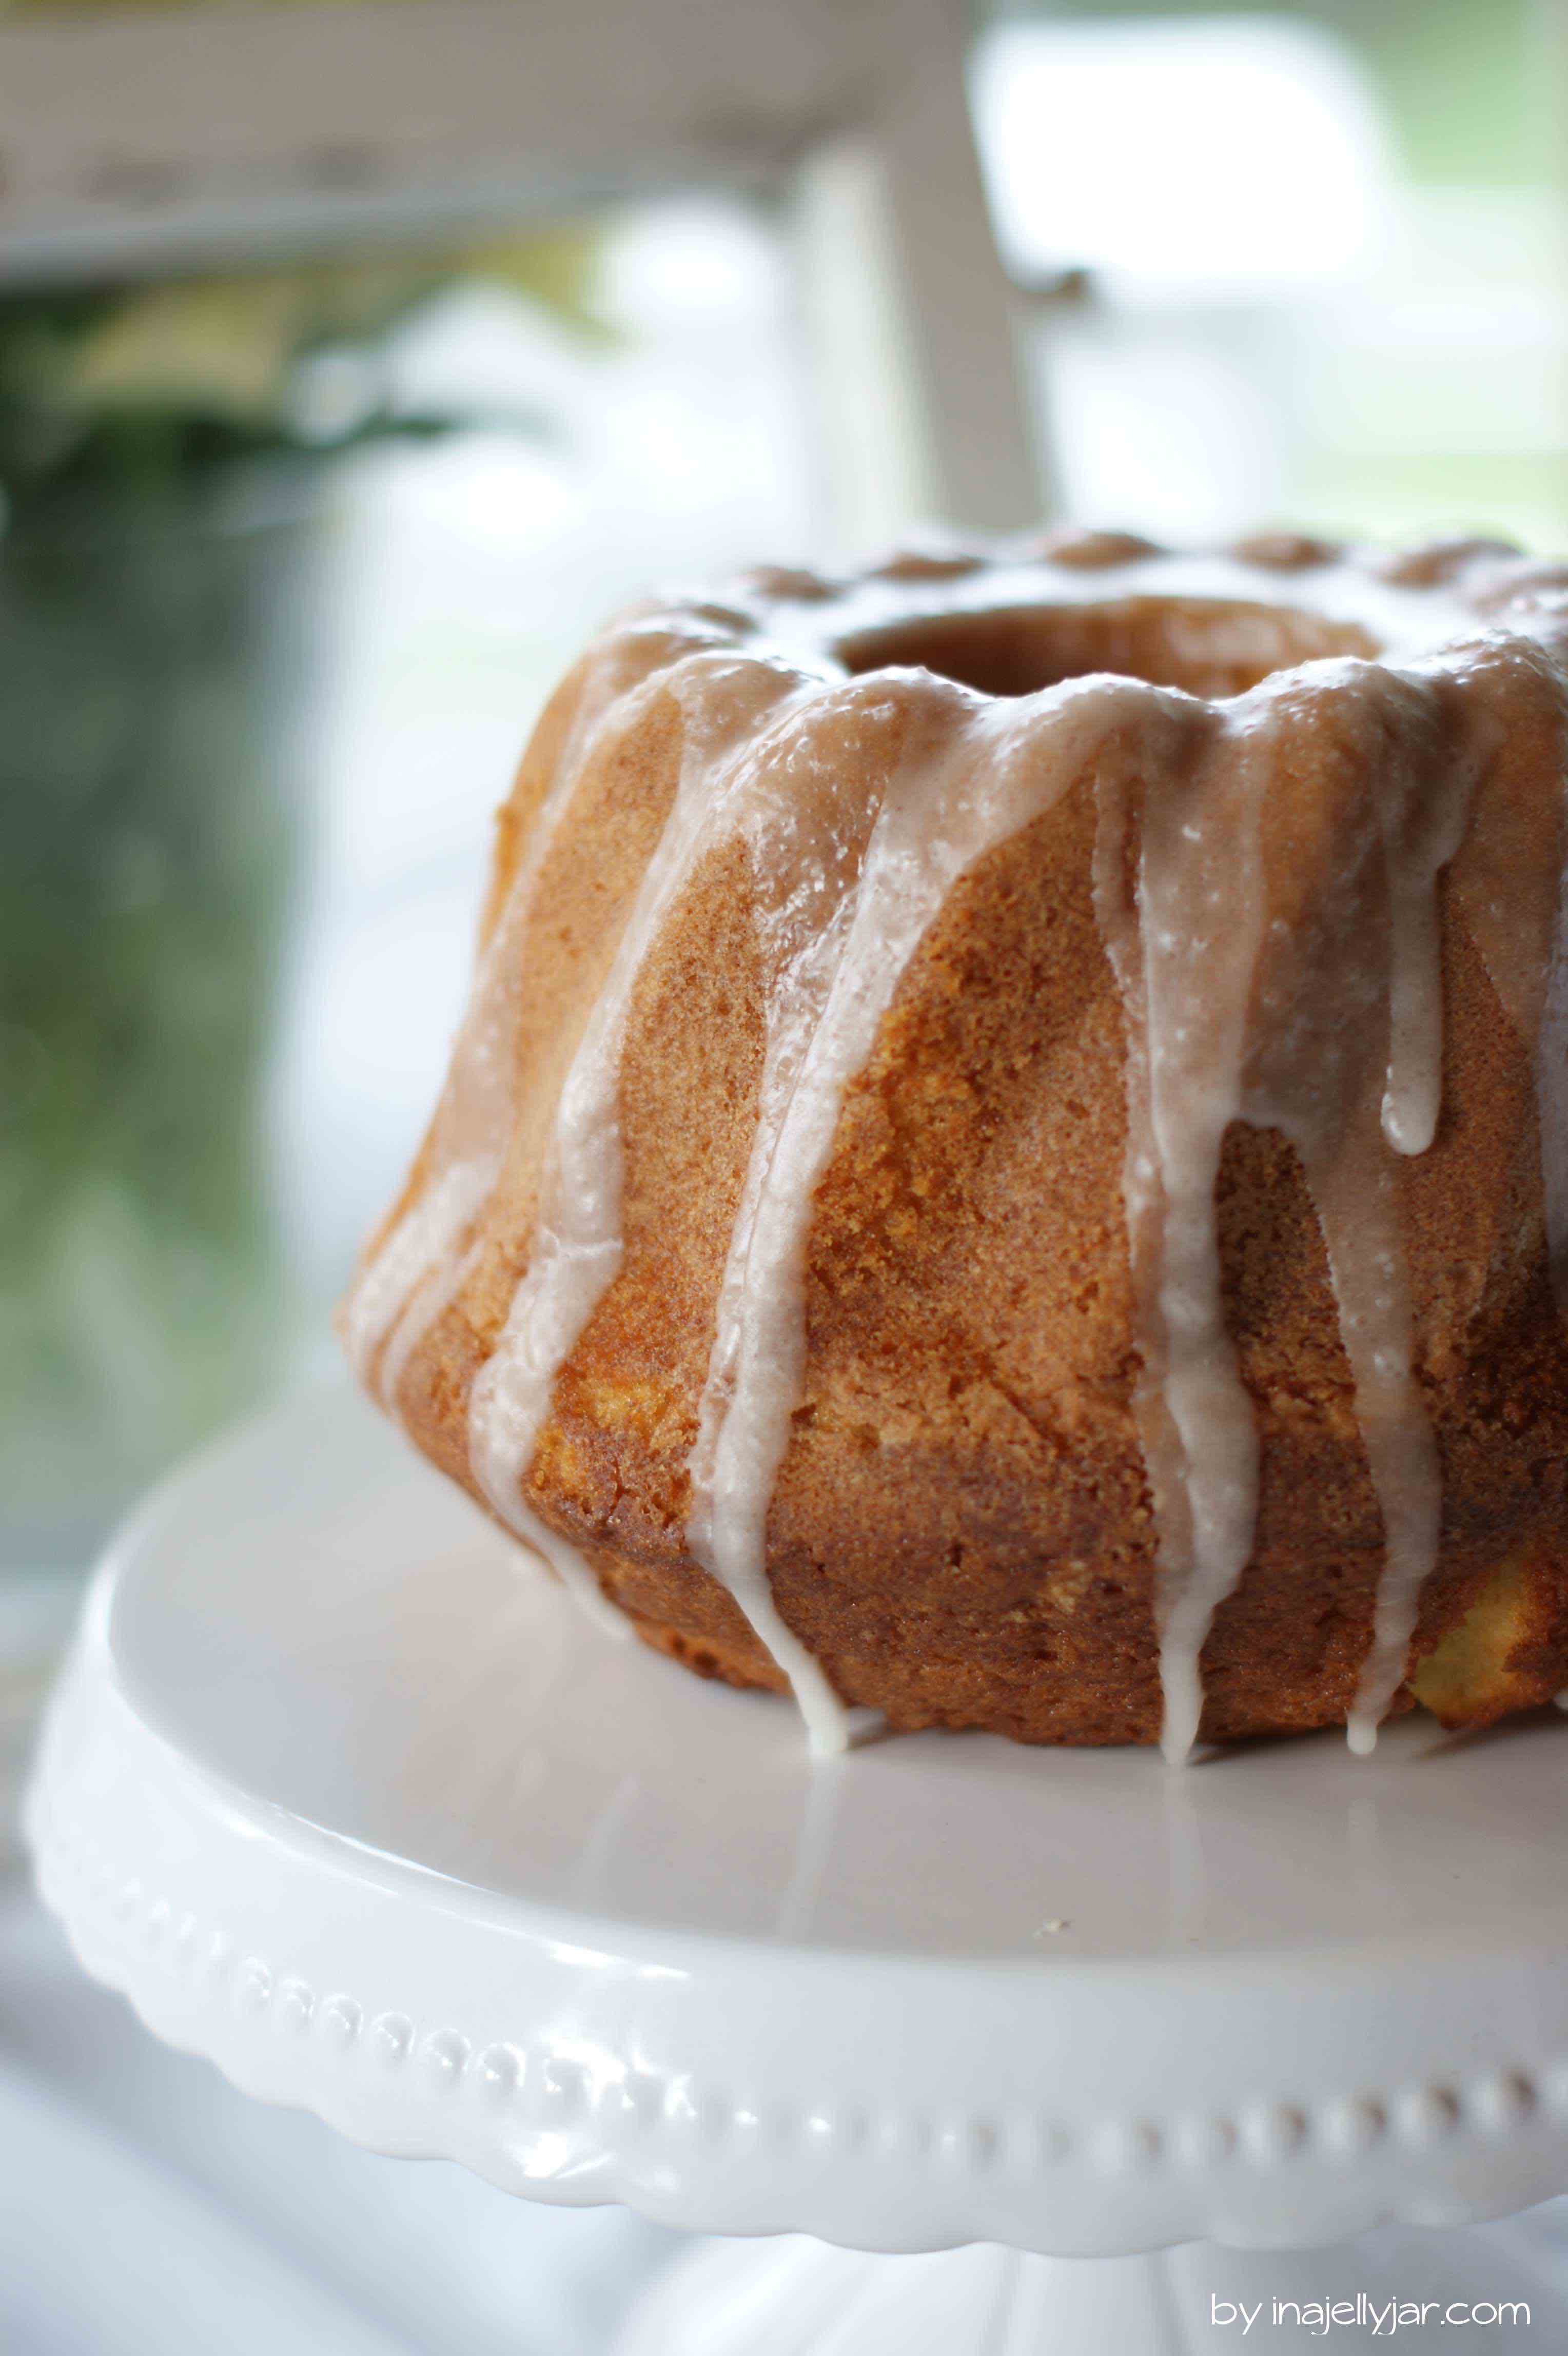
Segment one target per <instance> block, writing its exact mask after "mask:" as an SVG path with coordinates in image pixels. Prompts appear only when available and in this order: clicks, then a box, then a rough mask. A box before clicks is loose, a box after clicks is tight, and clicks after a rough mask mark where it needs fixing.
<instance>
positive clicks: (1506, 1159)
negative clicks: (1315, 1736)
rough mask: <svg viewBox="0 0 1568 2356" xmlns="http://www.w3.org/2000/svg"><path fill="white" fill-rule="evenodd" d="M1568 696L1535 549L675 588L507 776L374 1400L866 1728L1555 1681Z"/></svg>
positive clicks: (381, 1271) (1294, 1715)
mask: <svg viewBox="0 0 1568 2356" xmlns="http://www.w3.org/2000/svg"><path fill="white" fill-rule="evenodd" d="M1565 680H1568V568H1563V567H1556V566H1541V565H1536V564H1533V563H1530V562H1528V561H1526V560H1525V559H1523V558H1521V557H1520V556H1519V555H1518V554H1517V553H1515V552H1510V551H1509V550H1508V549H1507V548H1506V547H1503V546H1500V545H1498V544H1496V543H1492V542H1466V543H1462V544H1461V543H1451V544H1447V545H1444V546H1439V547H1435V548H1430V549H1424V550H1422V551H1420V552H1415V553H1414V554H1405V555H1403V556H1401V557H1383V556H1379V555H1377V554H1374V553H1369V552H1365V551H1346V550H1342V549H1339V548H1337V547H1332V546H1328V545H1326V544H1324V543H1322V542H1319V541H1308V540H1305V539H1298V538H1293V537H1288V536H1283V535H1276V536H1272V537H1268V538H1264V539H1258V540H1253V541H1248V542H1245V543H1243V544H1241V545H1240V546H1239V547H1237V548H1235V549H1233V550H1231V551H1230V552H1228V553H1227V554H1225V555H1223V556H1193V555H1179V554H1170V553H1168V552H1164V551H1161V550H1157V549H1155V548H1154V547H1153V546H1151V545H1150V544H1149V543H1147V542H1145V541H1140V540H1135V539H1133V538H1131V537H1129V536H1126V535H1123V534H1120V533H1092V534H1091V533H1079V534H1063V535H1059V536H1058V537H1056V538H1055V539H1048V540H1047V541H1043V542H1037V543H1034V544H1030V545H1021V544H1007V545H998V546H994V547H992V548H989V549H987V550H984V551H970V550H964V551H950V550H943V549H936V550H926V551H915V552H910V553H907V554H905V555H902V556H898V557H896V558H894V559H893V560H891V561H890V562H886V563H884V564H882V565H880V566H878V567H875V569H873V570H872V571H870V572H868V573H863V574H860V575H857V576H855V577H854V578H848V579H842V580H832V581H830V580H827V579H824V578H822V577H820V576H819V575H817V574H816V573H803V572H787V571H767V572H758V573H751V574H748V575H746V576H744V577H743V578H742V579H740V580H739V581H737V582H735V583H733V584H730V585H729V586H728V587H726V589H725V591H724V592H723V593H722V594H721V595H718V596H716V597H715V598H713V599H707V598H698V599H692V600H674V601H671V602H670V603H668V604H666V605H660V606H650V607H648V608H646V609H643V610H639V611H638V612H636V613H634V614H632V615H631V616H628V618H626V619H624V620H622V621H620V622H619V623H618V624H617V625H616V626H613V627H612V628H610V629H609V630H608V631H607V634H606V635H605V636H604V637H603V638H602V639H601V640H600V641H599V643H598V644H597V645H596V646H595V647H594V648H592V649H591V651H590V652H589V653H588V654H587V655H586V657H585V659H583V660H582V661H581V662H580V663H579V664H578V666H577V667H576V669H575V670H574V671H573V672H572V673H571V675H570V676H569V677H568V678H567V679H566V680H565V681H564V684H563V685H562V687H561V688H560V689H559V690H558V691H557V692H556V694H555V696H554V698H553V701H552V702H551V703H550V704H549V706H548V708H547V710H546V711H545V712H544V714H543V717H542V720H541V721H540V723H539V725H538V728H537V731H536V733H535V734H534V737H533V741H532V744H531V745H530V747H529V749H528V752H527V754H526V755H525V756H524V759H523V762H522V766H521V773H520V775H519V777H518V780H517V784H516V787H515V788H514V790H513V792H512V794H511V796H510V799H509V801H508V802H507V804H506V806H505V808H504V809H502V811H501V813H500V817H499V835H498V841H497V846H496V854H495V865H494V873H493V880H492V882H491V885H490V889H489V900H488V905H487V906H486V908H485V911H484V916H483V922H482V927H481V937H480V948H479V955H478V973H477V980H476V982H475V985H474V991H473V999H472V1003H471V1006H470V1009H469V1012H468V1013H467V1018H466V1021H465V1023H464V1025H463V1028H462V1032H461V1034H460V1036H459V1038H458V1041H457V1044H456V1051H455V1055H454V1059H453V1064H452V1069H451V1074H450V1077H449V1079H448V1081H447V1084H446V1091H445V1093H444V1095H443V1097H442V1099H441V1102H440V1105H439V1107H438V1108H437V1110H436V1113H435V1119H434V1120H433V1122H432V1125H431V1127H430V1130H429V1132H428V1134H427V1136H426V1138H425V1141H424V1146H423V1148H422V1150H421V1151H420V1153H419V1155H418V1158H417V1160H416V1161H415V1163H414V1166H413V1173H412V1174H411V1176H410V1178H409V1180H408V1183H407V1184H406V1186H405V1188H404V1191H403V1194H402V1196H401V1198H400V1199H399V1201H398V1202H397V1203H396V1205H394V1206H393V1208H392V1212H391V1214H390V1215H389V1216H388V1218H387V1220H386V1221H385V1223H384V1224H383V1226H382V1227H381V1230H380V1232H379V1234H378V1235H377V1236H376V1237H374V1238H373V1239H372V1242H371V1247H370V1248H369V1251H368V1253H367V1255H366V1258H365V1260H364V1263H363V1265H362V1267H361V1269H360V1274H359V1276H358V1279H357V1280H356V1283H355V1285H354V1288H353V1290H352V1291H351V1293H350V1296H349V1301H348V1302H347V1304H346V1307H345V1309H344V1312H343V1320H342V1323H343V1331H344V1336H345V1340H346V1343H347V1345H348V1348H349V1354H350V1355H351V1357H352V1359H353V1361H354V1363H355V1365H356V1366H357V1368H358V1369H359V1372H360V1376H361V1377H362V1379H363V1380H364V1381H365V1383H366V1384H367V1385H368V1386H369V1387H371V1390H372V1391H373V1392H374V1393H375V1394H376V1396H377V1397H378V1398H381V1400H382V1401H383V1402H384V1403H385V1404H386V1406H387V1407H388V1408H390V1409H391V1410H392V1412H393V1413H394V1414H395V1415H396V1416H397V1417H398V1418H399V1419H401V1421H402V1422H403V1425H404V1426H405V1427H406V1429H407V1430H408V1431H409V1433H410V1434H411V1435H412V1437H413V1440H414V1441H415V1442H416V1444H417V1445H418V1446H419V1447H420V1448H421V1449H422V1450H423V1451H424V1453H425V1454H426V1455H427V1456H428V1457H430V1458H431V1459H432V1461H433V1462H435V1463H436V1464H437V1465H439V1466H441V1467H442V1468H443V1469H444V1470H445V1471H446V1472H448V1473H449V1474H450V1475H451V1476H452V1477H453V1479H455V1480H456V1481H458V1482H460V1483H462V1484H463V1486H464V1487H465V1488H467V1490H468V1491H469V1492H470V1493H471V1494H473V1495H474V1496H475V1497H476V1498H477V1499H478V1501H479V1502H480V1503H481V1504H482V1505H485V1506H486V1507H487V1508H488V1509H489V1511H490V1513H492V1514H493V1515H495V1516H496V1517H498V1518H499V1521H501V1522H502V1523H504V1524H505V1525H506V1526H508V1527H509V1528H510V1530H512V1531H513V1532H514V1533H515V1534H516V1535H518V1536H519V1537H521V1538H523V1539H524V1540H526V1541H528V1542H529V1543H530V1544H531V1545H532V1547H534V1548H536V1549H537V1550H538V1551H539V1552H540V1553H542V1554H543V1555H544V1556H545V1557H546V1558H548V1559H549V1561H550V1562H551V1563H552V1564H553V1566H554V1568H555V1569H556V1570H557V1571H558V1573H559V1574H560V1575H561V1576H562V1577H563V1578H564V1580H567V1581H568V1583H569V1584H571V1585H572V1586H574V1587H575V1588H576V1589H577V1590H579V1591H580V1592H581V1593H583V1595H584V1596H585V1599H586V1600H588V1601H590V1602H591V1603H592V1604H593V1606H594V1607H595V1608H596V1610H599V1611H603V1612H606V1613H607V1616H609V1617H611V1618H613V1619H615V1620H616V1621H617V1622H618V1623H621V1624H624V1622H629V1623H630V1625H631V1626H632V1627H633V1628H635V1630H636V1631H637V1633H639V1635H641V1636H643V1637H644V1638H645V1639H647V1641H648V1642H650V1644H654V1645H657V1646H659V1647H660V1648H662V1649H663V1650H664V1651H665V1652H667V1653H670V1654H671V1655H674V1656H675V1657H676V1658H677V1659H679V1660H681V1661H682V1662H684V1663H685V1664H686V1665H688V1666H689V1667H691V1668H693V1669H696V1670H699V1671H701V1672H702V1673H703V1674H704V1675H707V1676H722V1677H725V1678H728V1679H730V1680H731V1681H733V1682H734V1683H736V1684H740V1685H751V1686H762V1687H773V1688H775V1689H778V1690H780V1691H783V1690H787V1689H789V1688H790V1687H792V1688H793V1690H794V1693H795V1695H796V1696H797V1697H798V1699H799V1702H800V1707H801V1708H802V1710H803V1712H804V1715H805V1718H806V1720H807V1723H808V1726H809V1728H810V1730H811V1737H812V1740H813V1741H814V1742H815V1744H816V1745H817V1746H818V1747H820V1748H827V1749H832V1748H834V1747H836V1746H838V1745H840V1744H842V1742H843V1740H844V1728H845V1710H846V1706H848V1705H866V1706H869V1707H870V1708H874V1709H875V1710H877V1711H880V1712H881V1713H883V1715H884V1717H885V1719H886V1722H887V1724H889V1725H890V1726H892V1727H894V1728H910V1727H922V1726H930V1725H940V1726H946V1727H985V1728H991V1729H993V1730H996V1731H998V1732H1000V1733H1004V1734H1007V1735H1011V1736H1014V1737H1015V1738H1016V1739H1018V1740H1022V1741H1028V1742H1068V1743H1106V1742H1150V1741H1155V1740H1160V1739H1162V1736H1163V1740H1164V1742H1165V1748H1166V1751H1167V1753H1168V1754H1169V1755H1170V1756H1172V1757H1180V1756H1183V1755H1185V1753H1186V1752H1187V1750H1188V1748H1189V1747H1190V1745H1191V1744H1192V1743H1193V1741H1194V1740H1197V1739H1198V1738H1199V1737H1202V1738H1203V1739H1206V1740H1225V1739H1229V1738H1233V1737H1239V1736H1246V1735H1256V1734H1266V1733H1271V1732H1280V1731H1286V1730H1301V1729H1307V1728H1314V1727H1321V1726H1325V1725H1328V1724H1332V1723H1346V1722H1348V1726H1349V1730H1350V1739H1351V1740H1352V1742H1353V1744H1354V1745H1355V1747H1356V1748H1357V1749H1358V1750H1365V1749H1367V1748H1369V1747H1370V1744H1371V1742H1372V1740H1373V1738H1374V1735H1375V1730H1376V1728H1377V1726H1378V1724H1379V1721H1380V1719H1382V1718H1384V1717H1385V1716H1386V1715H1387V1714H1388V1713H1389V1712H1391V1711H1395V1710H1402V1709H1406V1708H1410V1707H1412V1704H1413V1703H1415V1702H1417V1701H1419V1702H1421V1703H1423V1704H1425V1705H1426V1706H1428V1707H1429V1708H1431V1709H1433V1710H1434V1711H1435V1713H1436V1714H1437V1716H1438V1718H1439V1719H1442V1720H1443V1721H1444V1723H1445V1724H1448V1725H1455V1726H1463V1725H1478V1724H1484V1723H1486V1722H1487V1721H1489V1720H1491V1719H1495V1718H1496V1717H1498V1716H1499V1715H1501V1714H1502V1713H1504V1712H1507V1711H1509V1710H1512V1709H1516V1708H1524V1707H1527V1706H1530V1705H1531V1704H1535V1703H1539V1702H1542V1701H1545V1700H1548V1699H1550V1698H1552V1697H1553V1695H1554V1694H1555V1693H1556V1692H1557V1691H1558V1690H1559V1689H1560V1688H1562V1687H1568V1567H1565V1561H1564V1538H1565V1536H1568V1530H1565V1494H1564V1489H1565V1468H1568V1337H1565V1328H1564V1323H1563V1316H1562V1314H1561V1313H1560V1308H1559V1301H1558V1298H1557V1294H1558V1293H1561V1292H1562V1290H1563V1285H1562V1273H1563V1259H1564V1255H1565V1251H1568V1102H1565V1098H1568V960H1565V949H1568V934H1565V932H1564V930H1563V888H1562V886H1563V868H1564V851H1565V841H1564V789H1565V779H1568V757H1565V755H1568V694H1565ZM1554 1282H1555V1290H1554Z"/></svg>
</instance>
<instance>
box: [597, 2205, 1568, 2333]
mask: <svg viewBox="0 0 1568 2356" xmlns="http://www.w3.org/2000/svg"><path fill="white" fill-rule="evenodd" d="M1510 2330H1511V2331H1517V2332H1519V2333H1520V2335H1521V2337H1520V2339H1519V2340H1516V2343H1515V2344H1516V2345H1519V2346H1524V2347H1533V2348H1541V2349H1547V2348H1565V2347H1568V2219H1564V2218H1563V2217H1562V2216H1561V2215H1559V2214H1557V2213H1556V2212H1555V2211H1545V2212H1536V2213H1535V2214H1532V2215H1530V2216H1526V2217H1522V2218H1517V2219H1514V2220H1512V2221H1510V2222H1509V2223H1508V2224H1507V2225H1505V2226H1501V2227H1498V2226H1471V2227H1466V2228H1462V2229H1460V2230H1459V2231H1457V2232H1452V2233H1444V2234H1442V2235H1441V2236H1439V2235H1434V2234H1429V2233H1421V2232H1419V2231H1414V2230H1404V2231H1400V2230H1394V2231H1390V2232H1385V2233H1372V2234H1368V2235H1366V2236H1364V2237H1363V2238H1362V2239H1361V2240H1359V2241H1357V2242H1350V2243H1345V2244H1340V2245H1339V2246H1338V2247H1337V2248H1335V2249H1327V2250H1313V2251H1300V2250H1294V2251H1292V2250H1287V2251H1263V2250H1225V2249H1217V2248H1216V2247H1215V2246H1214V2245H1213V2244H1205V2243H1188V2244H1185V2245H1184V2246H1182V2247H1181V2248H1178V2249H1171V2250H1155V2251H1151V2252H1149V2253H1147V2254H1144V2256H1141V2257H1132V2258H1042V2257H1035V2256H1031V2255H1030V2254H1028V2253H1027V2252H1026V2251H1022V2250H1004V2249H999V2248H997V2247H996V2246H995V2244H985V2243H977V2244H972V2245H971V2246H970V2247H969V2248H967V2249H961V2250H942V2251H937V2252H934V2253H932V2254H927V2255H922V2256H916V2257H902V2258H888V2257H873V2256H868V2255H866V2254H864V2253H862V2252H860V2251H855V2250H840V2249H833V2248H831V2247H829V2246H828V2244H825V2243H822V2242H813V2241H811V2240H808V2239H807V2238H806V2237H805V2236H804V2235H803V2234H789V2235H785V2236H783V2237H781V2238H780V2239H779V2240H777V2241H774V2242H770V2243H767V2244H754V2243H746V2242H718V2241H715V2242H704V2243H702V2244H699V2245H698V2246H697V2247H696V2248H695V2249H693V2251H691V2252H690V2253H689V2254H687V2255H686V2256H684V2257H683V2258H682V2259H680V2260H679V2261H678V2262H677V2263H676V2264H675V2265H673V2266H672V2267H671V2269H670V2270H669V2272H668V2273H667V2274H665V2275H663V2276H660V2279H659V2281H658V2282H657V2283H656V2284H655V2285H654V2286H653V2288H652V2289H651V2290H650V2292H648V2293H647V2294H646V2295H645V2296H644V2297H643V2298H642V2300H641V2301H640V2302H639V2306H638V2308H637V2311H636V2313H635V2314H634V2315H633V2317H632V2318H631V2319H630V2321H629V2322H628V2324H627V2326H626V2327H625V2329H624V2330H623V2331H622V2333H621V2335H620V2337H619V2338H618V2340H617V2342H616V2345H615V2351H614V2356H1195V2351H1197V2350H1199V2349H1208V2348H1213V2349H1214V2350H1215V2351H1219V2350H1220V2349H1222V2348H1225V2347H1229V2346H1231V2345H1236V2346H1239V2347H1241V2346H1244V2347H1248V2348H1250V2349H1252V2350H1259V2349H1267V2348H1269V2347H1270V2346H1271V2345H1273V2346H1276V2347H1277V2346H1279V2345H1281V2344H1282V2342H1283V2345H1285V2346H1292V2345H1294V2346H1310V2345H1311V2344H1312V2343H1313V2342H1314V2341H1315V2340H1329V2341H1330V2342H1337V2344H1338V2345H1340V2346H1343V2347H1351V2348H1355V2347H1361V2346H1366V2345H1370V2344H1372V2343H1373V2342H1375V2341H1379V2340H1389V2341H1390V2342H1391V2343H1395V2344H1397V2345H1398V2347H1399V2348H1401V2349H1408V2350H1412V2351H1422V2350H1430V2351H1436V2350H1438V2349H1439V2348H1441V2349H1442V2350H1443V2351H1444V2356H1455V2351H1461V2350H1463V2349H1464V2348H1466V2346H1468V2345H1471V2344H1472V2342H1477V2343H1479V2342H1482V2341H1484V2340H1485V2339H1486V2338H1487V2336H1488V2334H1489V2335H1491V2336H1493V2337H1501V2336H1503V2334H1505V2333H1506V2332H1508V2331H1510Z"/></svg>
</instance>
